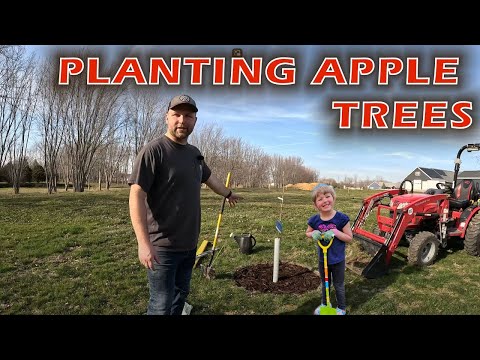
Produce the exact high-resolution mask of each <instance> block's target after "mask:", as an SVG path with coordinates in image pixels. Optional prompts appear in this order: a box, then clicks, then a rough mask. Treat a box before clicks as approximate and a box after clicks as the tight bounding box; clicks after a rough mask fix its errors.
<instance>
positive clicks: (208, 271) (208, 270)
mask: <svg viewBox="0 0 480 360" xmlns="http://www.w3.org/2000/svg"><path fill="white" fill-rule="evenodd" d="M230 176H231V173H230V172H229V173H228V174H227V181H226V182H225V186H226V187H227V188H228V186H229V184H230ZM226 200H227V198H223V201H222V207H221V208H220V212H219V213H218V219H217V228H216V230H215V236H214V237H213V242H210V241H208V240H203V241H202V243H201V244H200V246H199V247H198V249H197V253H196V255H197V256H196V259H195V264H194V265H193V267H194V268H196V267H197V266H198V264H199V262H200V260H201V259H203V258H204V257H205V256H207V255H211V256H210V261H209V262H208V265H207V266H205V267H203V273H204V275H205V276H206V277H207V278H211V277H213V272H212V262H213V257H214V255H215V251H216V249H217V239H218V232H219V230H220V223H221V222H222V215H223V210H224V209H225V201H226ZM209 245H211V248H210V249H209V250H207V248H208V247H209Z"/></svg>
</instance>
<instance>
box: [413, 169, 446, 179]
mask: <svg viewBox="0 0 480 360" xmlns="http://www.w3.org/2000/svg"><path fill="white" fill-rule="evenodd" d="M419 169H420V170H422V171H423V172H424V173H425V174H426V175H427V176H428V177H429V178H430V179H432V180H433V179H438V180H453V171H451V170H441V169H432V168H425V167H419Z"/></svg>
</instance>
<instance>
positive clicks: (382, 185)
mask: <svg viewBox="0 0 480 360" xmlns="http://www.w3.org/2000/svg"><path fill="white" fill-rule="evenodd" d="M399 186H400V183H399V182H398V183H394V182H387V181H374V182H372V183H371V184H370V185H368V186H367V189H369V190H381V189H398V187H399Z"/></svg>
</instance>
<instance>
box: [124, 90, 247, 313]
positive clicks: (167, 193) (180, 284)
mask: <svg viewBox="0 0 480 360" xmlns="http://www.w3.org/2000/svg"><path fill="white" fill-rule="evenodd" d="M197 112H198V109H197V105H196V103H195V101H194V100H193V99H192V98H191V97H190V96H188V95H178V96H175V97H173V98H172V99H171V100H170V103H169V104H168V110H167V114H166V117H165V121H166V123H167V132H166V133H165V135H164V136H162V137H159V138H157V139H154V140H152V141H151V142H149V143H148V144H147V145H145V146H144V147H143V149H142V150H140V152H139V153H138V155H137V158H136V160H135V163H134V167H133V171H132V175H131V177H130V178H129V181H128V183H129V185H131V186H130V200H129V205H130V217H131V221H132V225H133V229H134V231H135V235H136V237H137V242H138V259H139V260H140V263H141V264H142V265H143V266H145V268H147V274H148V282H149V289H150V300H149V304H148V310H147V314H149V315H154V314H158V315H181V314H182V310H183V307H184V304H185V300H186V298H187V295H188V293H189V291H190V281H191V277H192V270H193V265H194V263H195V256H196V254H195V253H196V248H197V241H198V237H199V234H200V223H201V217H200V215H201V209H200V188H201V184H202V183H206V184H207V186H208V187H209V188H211V189H212V190H213V191H214V192H215V193H217V194H219V195H221V196H223V197H226V199H227V201H228V203H229V205H230V206H235V204H236V202H237V201H238V200H239V199H240V197H239V196H237V195H236V194H234V193H233V192H232V191H230V190H229V189H228V188H227V187H226V186H225V185H224V184H223V182H222V181H221V180H220V179H218V178H217V177H216V176H215V175H214V174H212V173H211V170H210V168H209V167H208V165H207V164H206V163H205V161H204V158H203V156H202V154H201V153H200V150H199V149H198V148H196V147H195V146H193V145H191V144H189V143H188V142H187V139H188V136H189V135H190V134H191V133H192V131H193V129H194V127H195V124H196V122H197Z"/></svg>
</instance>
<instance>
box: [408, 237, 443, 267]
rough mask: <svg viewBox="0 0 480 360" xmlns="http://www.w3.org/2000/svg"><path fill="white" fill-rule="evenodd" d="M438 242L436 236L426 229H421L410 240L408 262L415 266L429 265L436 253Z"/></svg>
mask: <svg viewBox="0 0 480 360" xmlns="http://www.w3.org/2000/svg"><path fill="white" fill-rule="evenodd" d="M439 247H440V243H439V242H438V239H437V237H436V236H435V235H434V234H432V233H431V232H428V231H421V232H419V233H418V234H417V235H415V237H414V238H413V239H412V240H411V241H410V246H409V247H408V263H409V264H411V265H417V266H428V265H431V264H432V263H433V262H434V261H435V259H436V258H437V255H438V249H439Z"/></svg>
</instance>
